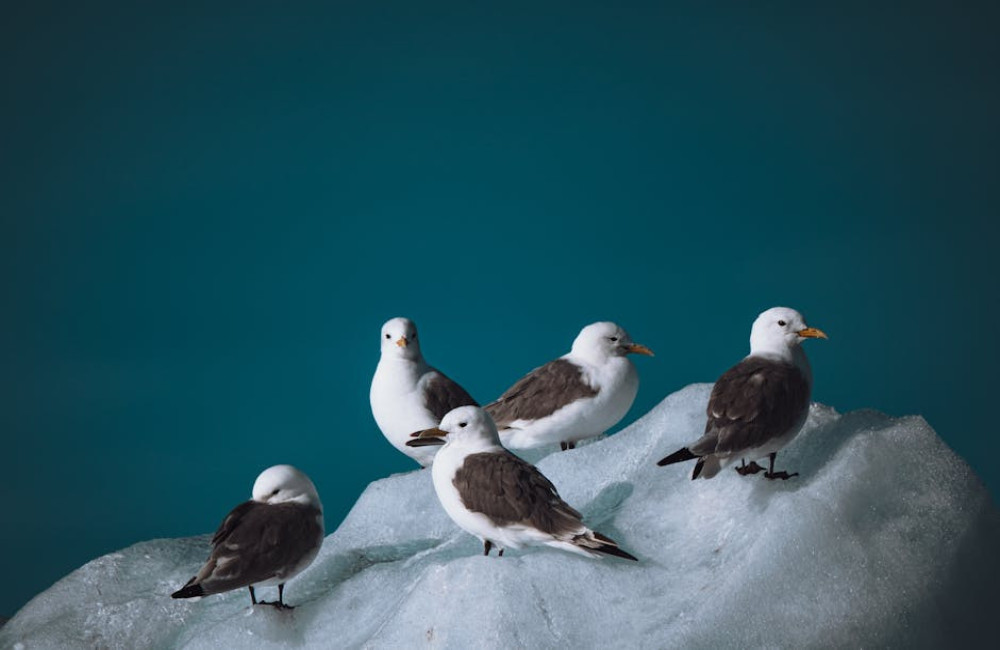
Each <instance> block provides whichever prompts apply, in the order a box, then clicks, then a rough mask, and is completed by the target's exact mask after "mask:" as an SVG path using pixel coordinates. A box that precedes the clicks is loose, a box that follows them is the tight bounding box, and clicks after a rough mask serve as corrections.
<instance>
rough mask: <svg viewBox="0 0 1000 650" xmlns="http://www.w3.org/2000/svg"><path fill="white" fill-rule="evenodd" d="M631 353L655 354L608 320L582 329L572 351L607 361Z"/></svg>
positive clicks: (585, 357)
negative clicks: (633, 340) (634, 341)
mask: <svg viewBox="0 0 1000 650" xmlns="http://www.w3.org/2000/svg"><path fill="white" fill-rule="evenodd" d="M629 353H635V354H645V355H648V356H653V351H652V350H650V349H649V348H647V347H646V346H645V345H638V344H637V343H633V342H632V337H630V336H629V335H628V332H626V331H625V330H624V329H622V328H621V327H619V326H618V325H615V324H614V323H609V322H607V321H602V322H599V323H591V324H590V325H587V326H586V327H584V328H583V329H582V330H580V333H579V334H578V335H577V337H576V339H575V340H574V341H573V348H572V350H571V351H570V354H572V355H573V356H574V357H581V358H584V359H587V360H589V361H593V362H602V361H607V360H608V359H611V358H613V357H624V356H625V355H626V354H629Z"/></svg>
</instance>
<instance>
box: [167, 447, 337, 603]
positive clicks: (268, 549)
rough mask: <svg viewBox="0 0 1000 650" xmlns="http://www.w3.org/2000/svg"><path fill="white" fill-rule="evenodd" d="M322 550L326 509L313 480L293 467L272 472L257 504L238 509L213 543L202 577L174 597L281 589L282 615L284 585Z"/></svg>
mask: <svg viewBox="0 0 1000 650" xmlns="http://www.w3.org/2000/svg"><path fill="white" fill-rule="evenodd" d="M322 544H323V505H322V504H321V503H320V501H319V494H317V493H316V487H315V486H314V485H313V482H312V481H310V480H309V477H308V476H306V475H305V474H303V473H302V472H300V471H299V470H297V469H295V468H294V467H292V466H291V465H275V466H274V467H269V468H267V469H266V470H264V471H263V472H261V474H260V476H258V477H257V480H256V481H255V482H254V484H253V498H252V499H251V500H250V501H246V502H244V503H241V504H240V505H238V506H236V507H235V508H233V510H232V512H230V513H229V514H228V515H227V516H226V519H225V520H224V521H223V522H222V525H221V526H219V530H217V531H215V535H214V536H213V537H212V554H211V555H210V556H209V558H208V561H207V562H205V565H204V566H203V567H201V570H199V571H198V574H197V575H195V576H194V577H193V578H191V579H190V580H188V581H187V583H186V584H185V585H184V586H183V587H182V588H180V589H179V590H177V591H175V592H174V593H172V594H171V596H172V597H173V598H194V597H196V596H208V595H210V594H218V593H222V592H224V591H230V590H232V589H239V588H240V587H248V588H249V589H250V602H251V603H252V604H254V605H256V604H257V596H256V594H255V593H254V587H272V586H274V585H277V586H278V600H277V601H276V602H273V603H266V602H263V601H261V603H260V604H261V605H273V606H275V607H277V608H280V609H292V608H291V607H290V606H288V605H286V604H285V600H284V595H285V583H286V582H288V581H289V580H290V579H292V578H293V577H294V576H296V575H298V574H299V573H301V572H302V570H303V569H305V568H306V567H307V566H309V565H310V564H311V563H312V561H313V560H314V559H315V558H316V555H317V553H319V549H320V546H322Z"/></svg>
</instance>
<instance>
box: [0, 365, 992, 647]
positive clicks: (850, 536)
mask: <svg viewBox="0 0 1000 650" xmlns="http://www.w3.org/2000/svg"><path fill="white" fill-rule="evenodd" d="M710 389H711V386H710V385H707V384H697V385H692V386H688V387H687V388H685V389H683V390H681V391H679V392H677V393H674V394H672V395H670V396H669V397H667V398H666V399H665V400H664V401H663V402H661V403H660V404H659V405H658V406H657V407H656V408H654V409H653V410H652V411H651V412H650V413H648V414H647V415H646V416H644V417H643V418H641V419H640V420H639V421H637V422H635V423H634V424H632V425H631V426H629V427H628V428H627V429H625V430H623V431H621V432H620V433H618V434H615V435H613V436H610V437H608V438H605V439H603V440H599V441H597V442H595V443H592V444H588V445H585V446H583V447H581V448H578V449H576V450H574V451H571V452H566V453H556V454H552V455H550V456H547V457H545V458H544V459H543V460H541V462H540V463H539V467H540V468H541V469H542V471H543V472H544V473H545V474H546V475H547V476H548V477H549V478H550V479H552V481H553V482H554V483H555V485H556V486H557V487H558V489H559V491H560V493H561V494H562V496H563V497H564V498H565V499H566V501H568V502H569V503H570V504H572V505H574V506H575V507H576V508H577V509H579V510H580V511H581V512H583V514H584V516H585V520H586V522H587V523H588V525H590V526H592V527H595V528H597V529H598V530H601V531H602V532H604V533H606V534H607V535H609V536H610V537H612V538H614V539H616V540H618V541H619V542H620V543H621V544H622V546H623V547H624V548H626V549H628V550H629V551H630V552H632V553H633V554H635V555H636V556H638V557H639V559H640V562H639V563H638V564H633V563H630V562H624V561H620V560H616V559H614V558H606V559H602V560H592V559H588V558H582V557H576V556H573V555H570V554H565V553H560V552H558V551H555V550H552V549H529V550H524V551H522V552H512V553H509V554H508V555H505V557H503V558H497V557H495V556H494V557H489V558H486V557H482V556H481V546H480V545H479V543H478V541H477V540H475V539H474V538H472V537H471V536H469V535H466V534H464V533H462V532H461V531H459V530H458V529H457V528H456V527H455V526H454V525H453V524H452V522H451V521H450V520H449V519H448V518H447V517H446V516H445V515H444V513H443V511H442V510H441V508H440V506H439V504H438V503H437V500H436V497H435V496H434V491H433V489H432V487H431V484H430V475H429V472H427V471H421V470H417V471H414V472H410V473H407V474H400V475H396V476H391V477H389V478H386V479H382V480H379V481H375V482H373V483H372V484H371V485H370V486H369V487H368V488H367V489H366V490H365V492H364V493H363V494H362V495H361V497H360V498H359V499H358V502H357V504H356V505H355V506H354V508H353V509H352V511H351V512H350V514H349V515H348V516H347V518H346V519H345V520H344V522H343V523H342V524H341V526H340V527H339V528H338V529H337V530H336V532H334V533H333V534H332V535H330V536H329V537H327V539H326V542H325V544H324V547H323V550H322V551H321V553H320V555H319V557H318V558H317V560H316V562H315V563H314V564H313V566H312V567H310V568H309V569H308V570H306V571H305V572H304V573H303V574H302V575H301V576H299V577H298V578H296V579H295V580H293V581H291V582H290V583H289V584H288V587H287V590H286V600H287V601H288V602H290V603H292V604H295V605H297V607H296V609H295V610H293V611H290V612H286V611H277V610H274V609H272V608H269V607H257V608H250V607H249V606H248V603H247V594H246V591H245V590H238V591H236V592H231V593H228V594H223V595H220V596H212V597H208V598H204V599H201V600H198V601H193V602H186V601H185V602H179V601H176V600H172V599H171V598H170V596H169V594H170V592H171V590H173V589H175V588H176V587H177V586H178V585H180V584H182V583H183V582H184V581H185V580H186V579H187V578H188V577H189V576H190V574H191V572H192V570H193V569H195V568H197V566H198V565H199V564H200V563H201V562H202V561H203V560H204V558H205V556H206V554H207V552H208V536H202V537H195V538H185V539H174V540H155V541H150V542H143V543H140V544H136V545H134V546H131V547H129V548H127V549H124V550H122V551H119V552H116V553H112V554H109V555H106V556H104V557H101V558H98V559H96V560H93V561H92V562H89V563H88V564H86V565H84V566H83V567H81V568H80V569H78V570H76V571H74V572H73V573H71V574H70V575H69V576H67V577H65V578H63V579H62V580H60V581H59V582H58V583H56V584H55V585H54V586H53V587H52V588H50V589H49V590H47V591H45V592H43V593H42V594H39V595H38V596H37V597H35V598H34V599H33V600H32V601H31V602H30V603H28V604H27V605H26V606H25V607H24V608H23V609H22V610H21V611H20V612H18V613H17V615H16V616H15V617H14V618H13V619H11V620H10V621H8V622H7V624H6V625H4V626H3V627H2V628H0V647H3V648H8V647H24V648H33V647H59V648H92V647H130V648H153V647H156V648H161V647H167V646H176V647H189V648H215V647H220V646H229V647H265V648H300V647H324V648H326V647H385V648H395V647H414V646H421V645H427V646H432V647H445V648H469V647H497V648H500V647H515V646H520V647H545V648H551V647H566V646H584V647H593V646H608V647H623V648H625V647H627V648H634V647H649V648H660V647H706V648H707V647H748V646H762V645H767V646H844V645H848V646H862V645H864V646H872V645H875V646H884V645H892V646H919V647H932V646H942V645H945V644H947V645H952V644H956V643H962V642H969V643H975V642H977V641H978V642H980V643H982V642H984V641H985V639H986V633H987V631H988V629H989V628H988V626H989V624H990V622H991V620H993V619H995V617H996V615H998V614H1000V605H998V603H1000V600H998V599H996V598H993V585H994V583H995V582H996V580H997V578H1000V564H998V560H997V558H996V556H995V554H994V551H995V549H997V548H1000V516H998V512H997V509H996V507H995V506H994V504H993V503H992V500H991V499H990V497H989V495H988V493H987V492H986V490H985V488H984V487H983V485H982V483H981V482H980V481H979V479H978V478H977V477H976V476H975V475H974V473H973V472H972V470H971V469H970V468H969V466H968V465H967V464H966V463H965V462H964V461H962V460H961V459H960V458H958V457H957V456H956V455H955V454H954V453H953V452H952V451H951V450H950V449H948V447H947V446H946V445H945V444H944V443H943V442H942V441H941V440H940V438H938V436H937V435H936V434H935V433H934V431H933V430H932V429H931V428H930V427H929V426H928V425H927V423H926V422H925V421H924V420H923V419H922V418H919V417H906V418H898V419H893V418H890V417H888V416H885V415H883V414H880V413H877V412H874V411H857V412H852V413H848V414H845V415H840V414H837V413H836V412H835V411H833V410H832V409H830V408H828V407H824V406H820V405H814V406H813V407H812V410H811V413H810V418H809V422H808V423H807V425H806V427H805V428H804V430H803V432H802V433H801V434H800V435H799V437H798V439H797V440H795V441H794V442H793V443H792V444H791V445H789V446H788V448H787V449H786V450H785V451H784V452H783V453H782V454H781V466H782V467H783V468H787V469H788V470H790V471H798V472H799V473H800V476H798V477H796V478H793V479H791V480H789V481H785V482H779V481H775V482H770V481H766V480H765V479H763V478H762V477H761V476H760V475H757V476H749V477H740V476H738V475H737V474H736V473H735V472H733V471H732V470H727V471H724V472H723V473H722V474H721V475H720V476H718V477H717V478H715V479H712V480H710V481H691V480H689V476H690V467H689V466H688V465H687V464H681V465H676V466H673V467H667V468H659V467H656V465H655V462H656V460H658V459H659V458H661V457H663V456H664V455H665V454H667V453H670V452H671V451H673V450H675V449H676V448H678V447H679V446H681V445H683V444H685V443H687V442H689V441H690V440H693V439H694V438H696V437H697V436H698V435H699V434H700V433H701V429H702V428H703V427H704V421H705V418H704V408H705V404H706V402H707V399H708V393H709V391H710ZM373 435H374V432H373ZM263 595H264V597H265V598H268V599H270V598H271V597H272V595H271V594H269V593H265V594H263ZM20 644H23V646H20Z"/></svg>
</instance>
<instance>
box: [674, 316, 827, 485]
mask: <svg viewBox="0 0 1000 650" xmlns="http://www.w3.org/2000/svg"><path fill="white" fill-rule="evenodd" d="M825 338H827V336H826V334H824V333H823V332H822V330H818V329H816V328H815V327H808V326H806V323H805V320H804V319H803V318H802V314H800V313H799V312H797V311H795V310H794V309H789V308H787V307H772V308H771V309H768V310H767V311H765V312H763V313H761V314H760V315H759V316H758V317H757V320H755V321H754V323H753V328H752V329H751V331H750V354H749V355H748V356H747V357H745V358H744V359H743V360H742V361H740V362H739V363H737V364H736V365H735V366H733V367H732V368H730V369H729V370H727V371H726V372H725V373H723V375H722V376H721V377H719V379H718V381H716V382H715V387H714V388H713V389H712V396H711V397H710V398H709V400H708V409H707V412H708V422H707V423H706V424H705V435H703V436H702V437H701V438H699V439H698V440H695V441H694V442H692V443H691V444H690V445H688V446H687V447H683V448H682V449H679V450H677V451H675V452H674V453H672V454H670V455H669V456H667V457H666V458H664V459H662V460H660V461H659V462H658V463H657V465H661V466H663V465H671V464H673V463H679V462H682V461H685V460H692V459H697V460H698V462H697V463H695V466H694V472H693V473H692V475H691V478H692V480H693V479H696V478H698V477H701V478H712V477H713V476H715V475H716V474H718V473H719V471H720V470H721V469H722V466H723V465H724V464H728V463H730V462H732V461H733V460H735V459H737V458H741V459H743V460H742V464H741V465H740V466H739V467H736V468H735V469H736V471H737V472H739V473H740V474H741V475H743V476H746V475H747V474H756V473H757V472H760V471H762V470H763V469H764V468H763V467H761V466H760V465H758V464H757V462H756V460H754V459H757V458H763V457H764V456H767V457H768V461H769V464H768V469H767V471H766V472H765V473H764V476H765V477H766V478H768V479H782V480H786V479H789V478H791V477H793V476H797V475H798V473H797V472H796V473H793V474H789V473H788V472H775V471H774V458H775V456H777V454H778V451H780V450H781V449H782V448H783V447H784V446H785V445H787V444H788V443H789V442H790V441H791V440H792V438H794V437H795V435H796V434H797V433H798V432H799V429H801V428H802V425H803V424H805V421H806V417H807V416H808V415H809V401H810V395H811V393H812V370H811V369H810V367H809V360H808V359H806V353H805V351H804V350H803V349H802V347H801V345H800V344H801V343H802V342H803V341H805V340H806V339H825ZM747 458H750V459H751V462H750V464H749V465H747V464H746V459H747Z"/></svg>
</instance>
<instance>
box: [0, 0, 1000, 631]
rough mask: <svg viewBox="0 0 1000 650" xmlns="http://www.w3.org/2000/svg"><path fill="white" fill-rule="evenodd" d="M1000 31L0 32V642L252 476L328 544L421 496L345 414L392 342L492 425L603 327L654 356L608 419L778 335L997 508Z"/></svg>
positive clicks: (139, 11) (363, 414) (612, 8)
mask: <svg viewBox="0 0 1000 650" xmlns="http://www.w3.org/2000/svg"><path fill="white" fill-rule="evenodd" d="M136 4H141V5H142V6H135V5H136ZM750 4H752V5H753V6H747V5H750ZM279 5H280V6H279ZM998 26H1000V25H998V9H997V5H996V4H995V3H973V2H959V3H955V2H933V3H908V4H907V5H906V8H905V9H897V8H892V7H890V6H888V5H878V4H877V3H874V4H873V3H869V2H857V3H849V4H845V3H822V4H820V3H803V2H783V1H781V2H778V1H776V2H764V3H743V2H731V3H721V4H719V3H716V4H708V3H700V2H691V3H669V4H668V3H629V2H625V3H622V2H614V3H586V2H546V3H540V2H526V3H519V2H504V3H478V2H462V3H454V4H440V3H420V2H374V1H364V2H361V1H359V2H344V3H330V2H325V3H272V2H241V3H234V4H233V5H230V6H223V5H206V4H204V3H191V4H189V5H184V4H181V3H176V2H172V3H168V4H165V5H163V6H158V5H153V4H146V3H125V2H121V3H115V4H108V3H60V4H56V3H47V2H30V3H18V4H17V5H16V6H15V5H14V4H13V3H8V4H6V5H5V7H4V12H3V19H2V20H0V50H2V56H0V71H2V72H0V74H2V80H3V89H4V93H3V94H4V97H3V101H2V102H0V119H2V125H3V128H2V136H0V137H2V141H0V166H2V167H0V172H2V176H0V178H2V179H3V182H2V190H0V217H2V225H0V301H2V302H0V305H2V312H0V400H2V401H0V432H2V435H3V449H4V454H3V456H4V459H5V463H4V465H5V467H4V476H5V480H4V481H3V482H2V485H0V498H2V499H3V503H4V516H3V517H2V518H0V527H2V528H0V536H2V546H3V547H2V553H0V557H2V558H3V559H2V562H3V565H2V567H3V574H4V576H5V588H4V589H3V590H2V592H0V614H6V615H10V614H12V613H13V612H14V611H15V610H16V609H17V608H18V607H20V606H21V605H22V604H23V603H24V602H26V601H27V600H28V599H29V598H30V597H32V596H33V595H34V594H36V593H38V592H39V591H41V590H42V589H44V588H46V587H47V586H49V585H50V584H51V583H52V582H53V581H55V580H56V579H58V578H59V577H60V576H62V575H64V574H66V573H67V572H69V571H70V570H72V569H73V568H75V567H77V566H79V565H80V564H82V563H83V562H85V561H87V560H89V559H91V558H93V557H95V556H97V555H99V554H103V553H106V552H109V551H111V550H114V549H117V548H120V547H123V546H126V545H128V544H131V543H133V542H136V541H140V540H144V539H150V538H156V537H177V536H186V535H194V534H200V533H205V532H210V531H212V530H214V528H215V527H216V526H217V525H218V523H219V521H220V520H221V518H222V517H223V516H224V515H225V513H226V512H227V511H228V509H229V508H231V507H232V506H234V505H235V504H237V503H238V502H240V501H242V500H244V499H246V498H248V497H249V493H250V487H251V485H252V483H253V480H254V478H255V477H256V475H257V473H258V472H259V471H261V470H262V469H264V468H265V467H267V466H269V465H271V464H274V463H278V462H288V463H293V464H295V465H297V466H299V467H301V468H302V469H303V470H305V471H306V472H307V473H309V474H310V475H311V476H312V477H313V479H314V480H315V482H316V484H317V486H318V488H319V491H320V494H321V496H322V498H323V501H324V503H325V505H326V514H327V522H328V528H329V530H331V531H332V530H333V529H334V528H335V527H336V526H337V524H338V523H339V521H340V520H341V519H342V517H343V516H344V515H345V514H346V512H347V510H348V509H349V508H350V506H351V505H352V504H353V502H354V500H355V499H356V497H357V496H358V494H359V493H360V492H361V491H362V490H363V489H364V487H365V485H366V484H367V483H368V482H369V481H371V480H374V479H377V478H379V477H382V476H386V475H387V474H390V473H393V472H401V471H408V470H411V469H414V468H415V465H413V464H412V463H411V462H410V461H409V460H408V459H407V458H405V457H403V456H402V455H400V454H399V453H398V452H396V451H394V450H393V449H392V448H391V447H390V446H389V445H388V443H386V442H385V441H384V440H383V438H382V436H381V435H380V434H379V433H378V431H377V429H376V427H375V424H374V421H373V420H372V418H371V414H370V411H369V407H368V385H369V381H370V378H371V374H372V373H373V371H374V368H375V364H376V362H377V360H378V350H379V340H378V333H379V328H380V325H381V324H382V322H383V321H384V320H386V319H387V318H389V317H392V316H397V315H406V316H409V317H411V318H413V319H414V320H415V321H416V322H417V324H418V326H419V327H420V329H421V338H422V340H423V346H424V351H425V353H426V356H427V358H428V359H429V361H430V362H431V363H432V364H435V365H437V366H439V367H440V368H442V369H443V370H444V371H445V372H447V373H448V374H450V375H451V376H453V377H454V378H455V379H457V380H458V381H460V382H461V383H462V384H463V385H464V386H465V387H466V388H467V389H469V390H470V392H472V393H473V395H475V396H477V397H478V399H480V400H481V401H488V400H490V399H492V398H494V397H496V396H497V395H498V394H499V393H500V392H501V391H502V390H503V389H504V388H506V387H507V386H508V385H509V384H510V383H512V382H513V381H514V380H515V379H517V378H518V377H519V376H520V375H521V374H523V373H524V372H525V371H527V370H529V369H530V368H532V367H534V366H536V365H538V364H540V363H542V362H544V361H546V360H548V359H550V358H552V357H555V356H557V355H560V354H562V353H564V352H565V351H567V350H568V348H569V345H570V342H571V341H572V339H573V337H574V336H575V335H576V333H577V331H578V330H579V329H580V328H581V327H582V326H583V325H585V324H587V323H589V322H591V321H594V320H600V319H611V320H615V321H617V322H618V323H620V324H621V325H623V326H624V327H626V328H627V329H628V330H629V331H630V333H631V334H632V336H633V337H634V338H635V340H636V341H638V342H641V343H645V344H647V345H649V346H650V347H652V348H653V349H654V350H655V351H656V353H657V356H656V357H655V358H652V359H648V358H639V359H637V365H638V367H639V372H640V376H641V378H642V385H641V388H640V392H639V397H638V399H637V400H636V403H635V406H634V407H633V409H632V412H631V413H630V415H629V416H628V417H627V418H626V420H625V423H628V422H630V421H631V420H633V419H635V418H636V417H638V416H639V415H641V414H643V413H645V412H646V411H647V410H649V409H650V408H652V407H653V406H654V405H655V404H656V403H657V402H658V401H659V400H660V399H662V398H663V397H664V396H665V395H667V394H668V393H670V392H672V391H674V390H677V389H679V388H681V387H682V386H684V385H687V384H689V383H691V382H704V381H712V380H714V378H715V377H716V376H718V374H720V373H721V372H722V371H724V370H725V369H726V368H727V367H729V366H730V365H731V364H732V363H734V362H735V361H737V360H738V359H739V358H740V357H741V356H742V355H744V354H745V353H746V351H747V347H748V337H749V327H750V323H751V322H752V321H753V319H754V317H755V316H756V314H757V313H758V312H760V311H761V310H763V309H765V308H767V307H770V306H773V305H778V304H780V305H788V306H793V307H796V308H798V309H799V310H801V311H802V312H803V313H804V314H805V315H806V317H807V319H808V320H809V322H810V324H812V325H814V326H817V327H820V328H822V329H824V330H826V331H827V332H828V333H829V334H830V340H829V341H819V342H815V343H814V342H810V343H809V344H807V345H808V352H809V354H810V356H811V358H812V361H813V366H814V370H815V375H816V388H815V392H814V398H815V399H816V400H817V401H821V402H824V403H827V404H830V405H833V406H834V407H836V408H837V409H839V410H842V411H846V410H850V409H856V408H862V407H871V408H877V409H880V410H883V411H887V412H889V413H892V414H899V415H902V414H909V413H919V414H922V415H924V416H925V417H926V418H927V419H928V420H929V421H930V423H931V424H932V425H933V426H934V427H935V428H936V429H937V430H938V432H939V433H940V434H941V436H942V437H943V438H944V439H945V441H947V443H948V444H949V445H950V446H951V447H952V448H953V449H955V450H956V451H957V452H958V453H960V454H961V455H962V456H963V457H965V458H966V459H967V460H968V461H969V462H970V463H971V464H972V465H973V467H975V469H976V470H977V471H978V472H979V474H980V476H982V478H983V480H984V482H985V483H986V485H987V486H988V487H989V489H990V490H991V492H992V494H993V495H994V497H995V496H996V494H997V491H998V489H1000V472H998V470H997V469H996V461H995V459H996V457H997V455H998V451H1000V446H998V443H997V436H996V432H995V431H994V421H995V417H994V414H993V412H994V411H995V408H994V407H995V403H996V398H995V396H994V392H995V390H996V388H997V386H996V374H995V366H996V361H997V358H998V355H997V352H998V349H997V335H996V331H995V329H996V327H997V315H998V298H997V290H996V278H997V277H998V271H1000V269H998V264H997V254H996V251H995V249H996V244H997V236H996V234H997V233H996V225H995V224H996V219H997V217H998V216H1000V215H998V192H1000V190H998V188H1000V183H998V174H997V172H998V151H1000V138H998V135H1000V130H998V119H997V116H998V115H1000V105H998V103H1000V102H998V76H997V74H996V64H995V62H996V61H998V60H1000V51H998V50H1000V45H998V39H997V37H996V35H997V34H998V33H1000V31H998ZM662 451H663V452H668V451H671V450H668V449H664V450H662ZM654 460H655V459H653V458H651V459H650V462H653V461H654Z"/></svg>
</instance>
